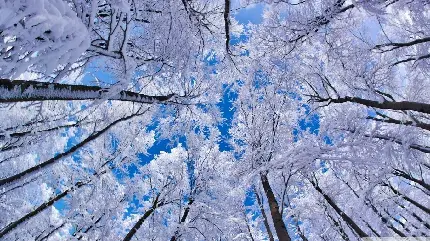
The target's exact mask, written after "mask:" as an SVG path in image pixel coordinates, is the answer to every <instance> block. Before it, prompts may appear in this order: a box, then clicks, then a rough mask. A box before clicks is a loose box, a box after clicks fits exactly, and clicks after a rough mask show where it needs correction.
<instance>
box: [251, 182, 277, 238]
mask: <svg viewBox="0 0 430 241" xmlns="http://www.w3.org/2000/svg"><path fill="white" fill-rule="evenodd" d="M254 193H255V196H256V199H257V203H258V206H259V207H260V212H261V215H262V216H263V223H264V227H266V230H267V234H268V235H269V240H270V241H274V240H275V239H274V238H273V233H272V230H270V226H269V221H268V220H267V215H266V212H265V211H264V207H263V203H262V202H261V198H260V195H258V192H257V190H256V189H255V188H254Z"/></svg>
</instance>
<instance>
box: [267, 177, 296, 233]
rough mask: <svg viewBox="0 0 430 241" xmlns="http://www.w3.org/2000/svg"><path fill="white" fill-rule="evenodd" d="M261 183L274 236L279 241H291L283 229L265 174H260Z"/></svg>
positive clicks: (283, 225)
mask: <svg viewBox="0 0 430 241" xmlns="http://www.w3.org/2000/svg"><path fill="white" fill-rule="evenodd" d="M260 179H261V183H262V185H263V189H264V192H265V194H266V198H267V202H268V203H269V207H270V214H271V215H272V219H273V225H274V226H275V231H276V235H277V236H278V239H279V241H291V238H290V236H289V235H288V231H287V228H286V227H285V223H284V220H283V219H282V214H281V213H279V205H278V202H277V201H276V198H275V194H274V193H273V191H272V188H271V187H270V183H269V180H268V179H267V174H263V173H261V174H260Z"/></svg>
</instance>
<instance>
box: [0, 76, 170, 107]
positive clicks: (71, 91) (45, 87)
mask: <svg viewBox="0 0 430 241" xmlns="http://www.w3.org/2000/svg"><path fill="white" fill-rule="evenodd" d="M0 93H1V94H0V103H13V102H26V101H44V100H98V99H107V100H119V101H131V102H136V103H146V104H154V103H159V102H168V101H169V100H171V99H172V97H174V96H175V95H174V94H170V95H165V96H151V95H144V94H139V93H135V92H131V91H121V92H119V93H109V89H105V88H101V87H98V86H86V85H69V84H58V83H46V82H38V81H23V80H13V81H12V80H8V79H0Z"/></svg>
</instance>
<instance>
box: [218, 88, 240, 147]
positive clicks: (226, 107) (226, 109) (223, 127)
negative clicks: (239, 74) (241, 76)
mask: <svg viewBox="0 0 430 241" xmlns="http://www.w3.org/2000/svg"><path fill="white" fill-rule="evenodd" d="M223 90H224V91H223V96H222V98H221V101H220V102H219V103H218V104H217V106H218V108H219V109H220V111H221V117H222V118H223V122H222V123H220V124H219V125H218V130H219V131H220V133H221V136H220V139H219V141H218V145H219V150H220V151H232V150H233V147H232V145H231V144H230V139H231V134H230V128H231V127H232V124H233V116H234V113H235V108H234V106H233V102H234V101H236V100H237V98H238V94H237V92H236V91H235V90H234V89H233V88H232V85H226V84H225V85H224V86H223Z"/></svg>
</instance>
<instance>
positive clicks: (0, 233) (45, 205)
mask: <svg viewBox="0 0 430 241" xmlns="http://www.w3.org/2000/svg"><path fill="white" fill-rule="evenodd" d="M86 184H88V182H86V183H83V182H78V183H76V184H75V186H73V187H71V188H69V189H67V190H65V191H63V192H62V193H60V194H58V195H57V196H55V197H53V198H51V199H50V200H49V201H47V202H45V203H43V204H42V205H40V206H39V207H37V208H36V209H34V210H33V211H31V212H29V213H27V214H26V215H25V216H23V217H21V218H20V219H18V220H16V221H14V222H12V223H10V224H8V225H7V226H6V227H4V228H3V229H2V230H0V238H2V237H3V236H4V235H6V234H7V233H9V232H10V231H12V230H13V229H15V228H16V227H18V225H20V224H22V223H24V222H25V221H27V220H28V219H30V218H32V217H34V216H36V215H37V214H39V213H41V212H42V211H43V210H45V209H47V208H49V207H51V206H52V205H53V204H54V203H55V202H56V201H58V200H60V199H62V198H63V197H65V196H66V195H67V194H68V193H69V192H71V191H72V190H74V189H76V188H80V187H82V186H84V185H86Z"/></svg>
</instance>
